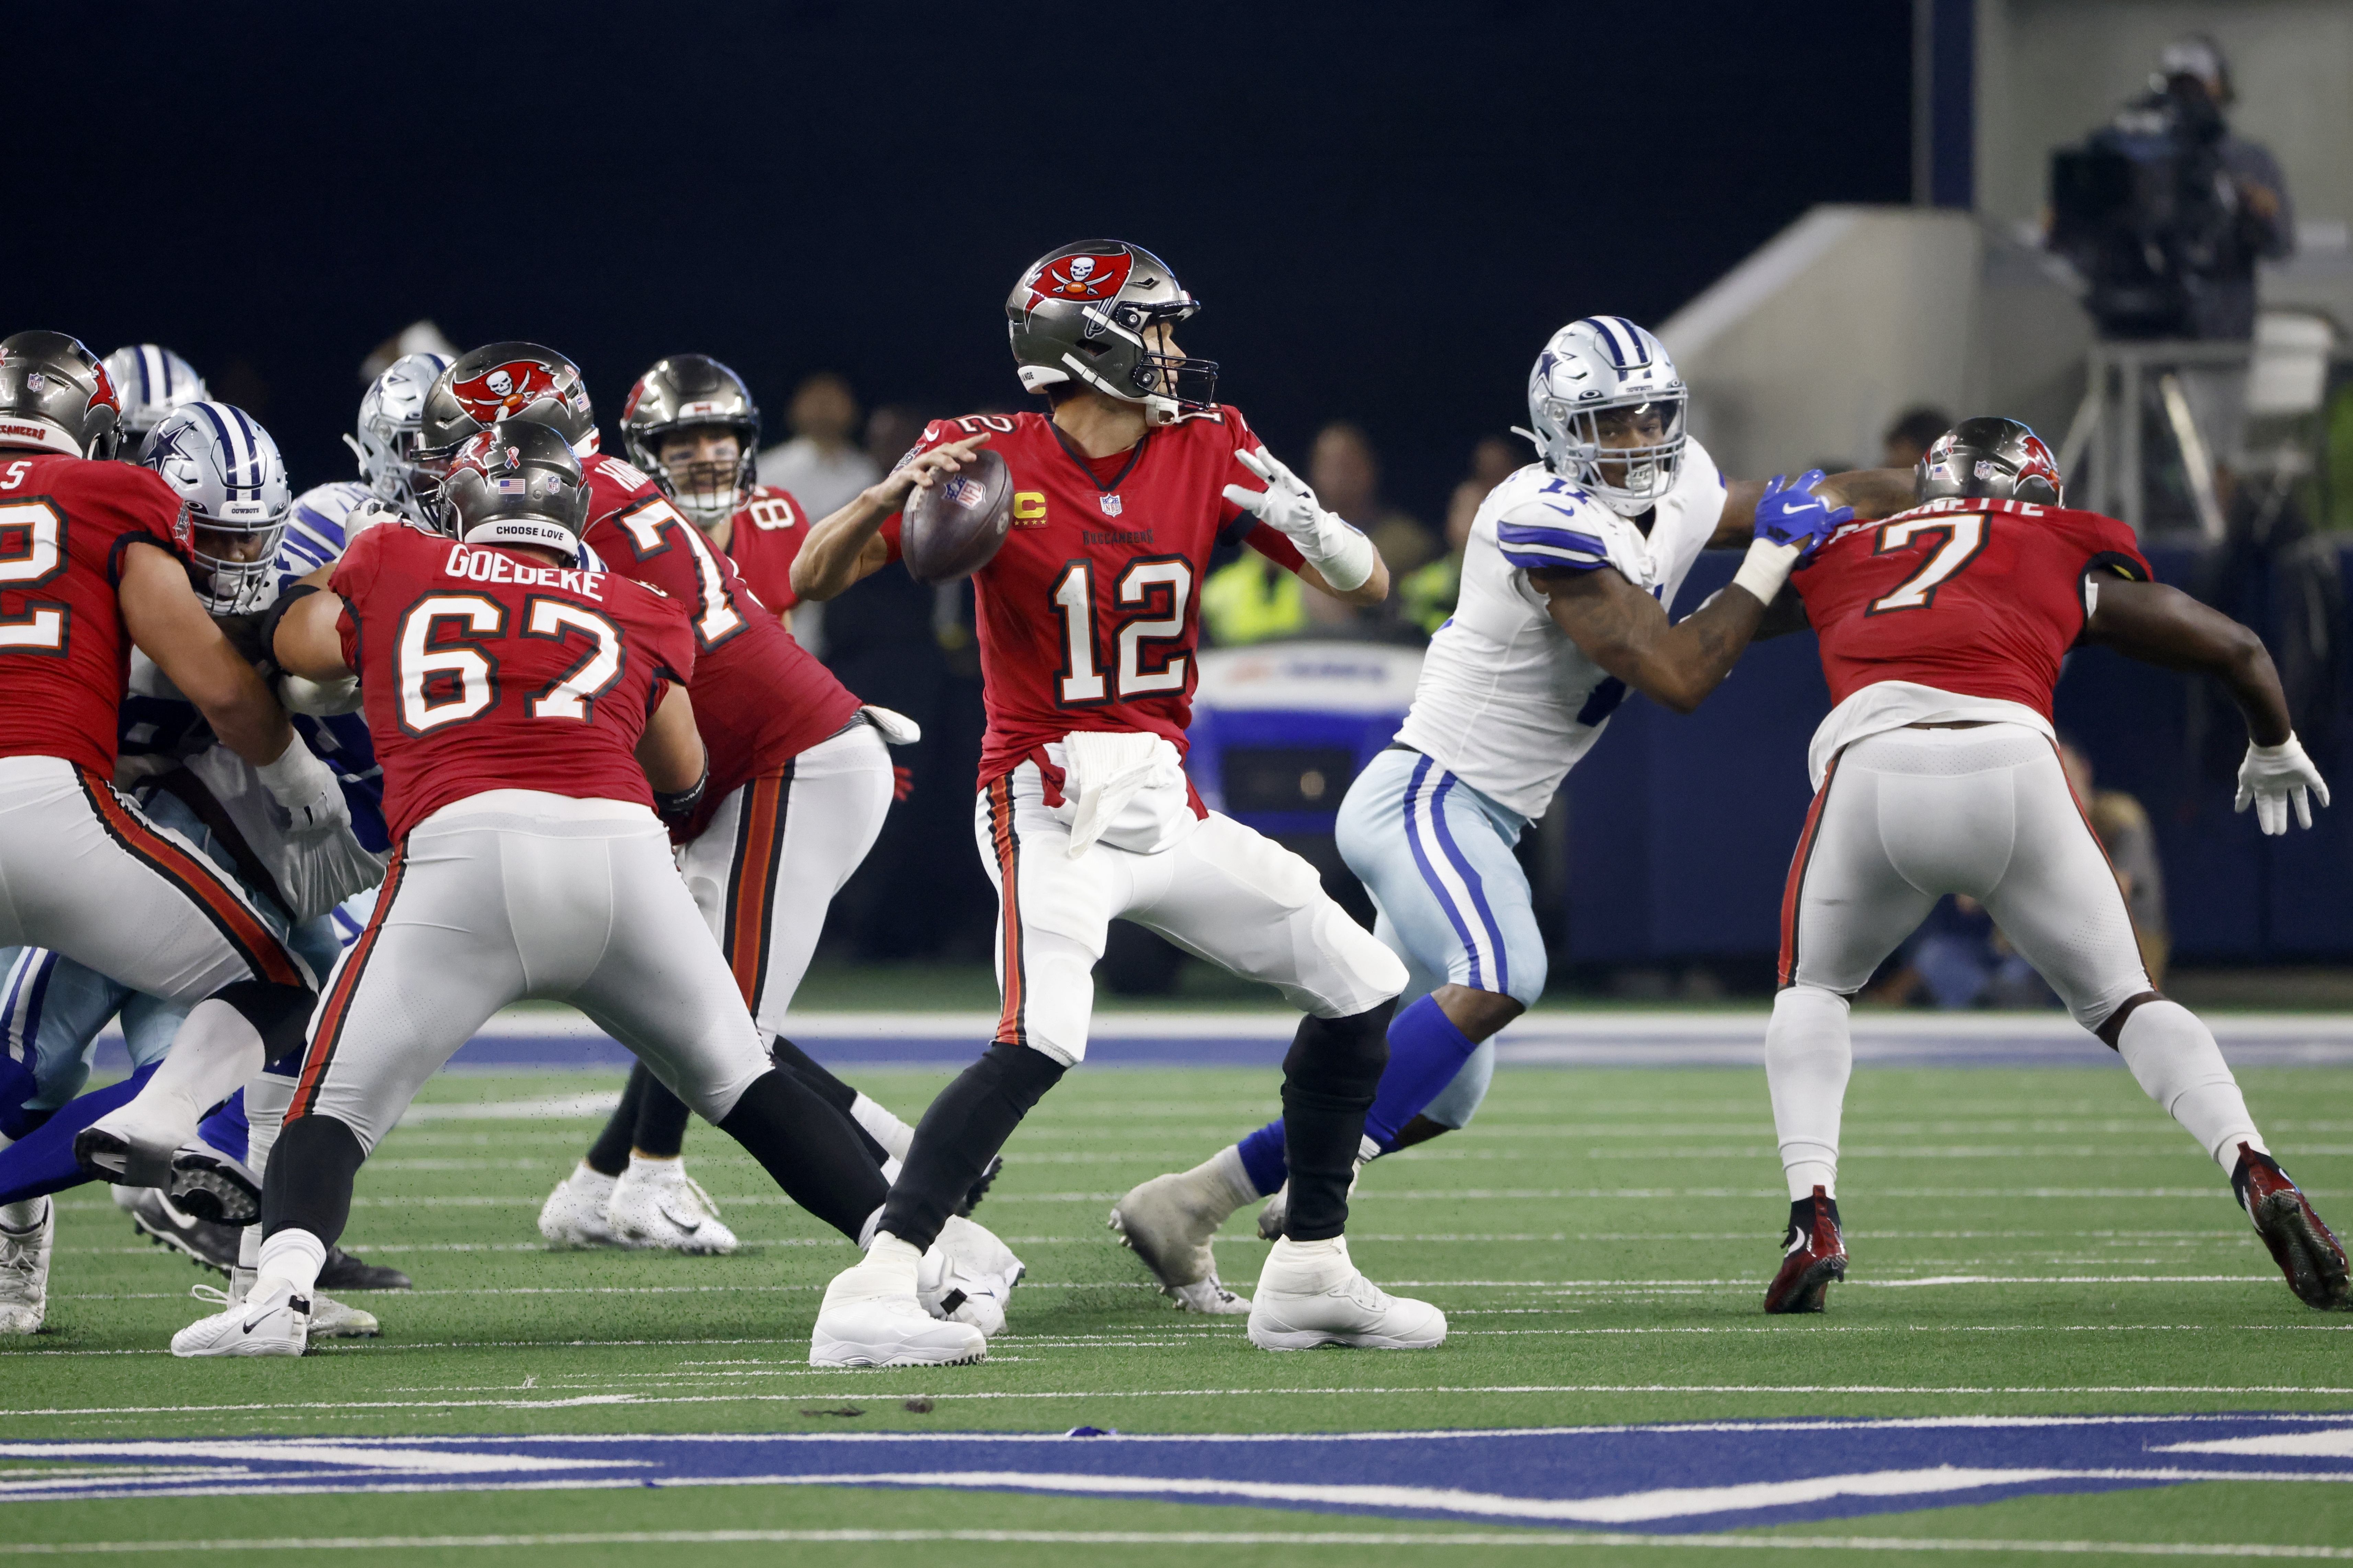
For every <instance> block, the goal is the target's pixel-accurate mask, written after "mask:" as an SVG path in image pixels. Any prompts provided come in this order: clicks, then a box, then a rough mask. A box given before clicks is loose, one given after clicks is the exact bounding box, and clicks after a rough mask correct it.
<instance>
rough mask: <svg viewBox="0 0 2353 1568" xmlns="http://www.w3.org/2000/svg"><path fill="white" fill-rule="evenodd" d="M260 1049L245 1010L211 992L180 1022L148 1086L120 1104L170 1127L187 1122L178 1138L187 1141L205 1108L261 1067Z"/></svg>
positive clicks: (194, 1132)
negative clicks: (177, 1030) (170, 1046)
mask: <svg viewBox="0 0 2353 1568" xmlns="http://www.w3.org/2000/svg"><path fill="white" fill-rule="evenodd" d="M262 1054H263V1047H262V1044H261V1035H260V1032H259V1030H257V1029H256V1028H254V1026H252V1025H251V1024H248V1023H247V1022H246V1019H245V1015H244V1014H242V1013H240V1012H238V1011H237V1009H236V1008H234V1007H232V1006H230V1005H228V1004H227V1003H226V1002H223V1001H220V1000H218V999H217V998H214V997H207V998H206V999H205V1000H204V1001H202V1002H199V1003H197V1004H196V1005H195V1008H194V1009H193V1010H192V1011H190V1013H189V1014H188V1016H187V1017H186V1018H185V1020H183V1021H182V1023H181V1025H180V1031H179V1033H178V1034H175V1035H174V1036H173V1037H172V1048H171V1050H170V1051H169V1052H168V1053H167V1054H166V1055H165V1056H164V1062H163V1065H162V1066H161V1067H158V1068H156V1069H155V1076H154V1077H153V1078H151V1079H148V1080H147V1087H146V1088H144V1089H141V1090H140V1091H139V1094H138V1097H137V1098H136V1099H134V1100H132V1102H131V1103H130V1104H129V1105H126V1106H124V1107H123V1108H122V1109H123V1110H135V1111H139V1112H142V1114H143V1115H144V1116H145V1117H147V1118H148V1119H150V1120H151V1121H163V1122H164V1125H165V1126H167V1127H168V1126H176V1125H180V1124H183V1123H185V1127H186V1129H187V1131H185V1132H183V1133H181V1134H180V1135H179V1136H178V1137H177V1138H176V1139H174V1142H177V1143H185V1142H187V1141H188V1140H189V1139H191V1138H193V1137H195V1135H196V1123H197V1122H198V1121H201V1120H202V1119H203V1117H204V1114H205V1112H206V1110H208V1109H210V1108H211V1107H213V1106H216V1105H218V1104H219V1103H220V1102H221V1101H222V1100H227V1098H228V1097H229V1096H230V1095H232V1094H235V1093H236V1092H237V1089H238V1088H239V1087H240V1086H241V1085H243V1084H244V1082H245V1080H246V1079H249V1078H252V1077H253V1076H254V1075H256V1074H257V1073H259V1072H260V1071H261V1063H262Z"/></svg>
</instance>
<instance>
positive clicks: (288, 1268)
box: [253, 1230, 327, 1300]
mask: <svg viewBox="0 0 2353 1568" xmlns="http://www.w3.org/2000/svg"><path fill="white" fill-rule="evenodd" d="M326 1266H327V1244H326V1243H325V1242H323V1241H321V1240H320V1239H319V1238H318V1237H315V1236H313V1235H311V1233H310V1232H309V1231H307V1230H281V1231H280V1232H278V1233H277V1234H276V1235H274V1236H272V1237H270V1238H269V1240H267V1241H265V1242H263V1243H262V1244H261V1258H260V1261H259V1263H257V1264H256V1265H255V1268H256V1271H257V1273H258V1274H259V1279H256V1280H255V1282H254V1288H253V1289H254V1294H256V1295H259V1294H261V1293H262V1292H263V1291H264V1290H266V1289H269V1286H270V1284H271V1283H272V1282H273V1281H283V1282H284V1283H285V1284H286V1285H288V1286H290V1287H291V1288H292V1289H293V1291H294V1294H296V1295H297V1296H301V1297H303V1298H305V1299H306V1300H307V1299H308V1298H309V1296H310V1294H311V1291H313V1290H315V1289H318V1288H319V1270H320V1269H322V1268H325V1267H326Z"/></svg>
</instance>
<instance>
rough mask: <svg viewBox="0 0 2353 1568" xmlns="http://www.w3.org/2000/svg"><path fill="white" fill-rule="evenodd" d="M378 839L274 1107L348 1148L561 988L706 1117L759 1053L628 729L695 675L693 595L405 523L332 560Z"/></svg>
mask: <svg viewBox="0 0 2353 1568" xmlns="http://www.w3.org/2000/svg"><path fill="white" fill-rule="evenodd" d="M329 586H330V587H332V589H333V591H334V592H335V593H336V594H338V595H342V597H343V615H342V618H341V621H340V623H339V629H340V630H341V632H342V634H343V652H344V658H345V660H346V662H347V663H349V664H350V665H351V667H352V668H353V669H355V670H357V671H358V672H359V674H360V677H361V689H362V690H363V691H364V693H365V694H366V703H367V708H366V711H367V721H368V731H369V734H370V736H371V738H372V739H373V740H374V741H375V754H376V757H377V759H378V760H379V761H380V762H381V763H383V764H384V770H385V816H387V818H388V819H389V820H390V822H391V826H392V831H393V835H394V837H395V839H396V848H395V850H394V854H393V859H392V864H391V867H390V868H389V869H388V870H387V871H386V872H385V880H384V887H383V889H382V891H381V892H380V893H379V894H378V895H377V899H376V906H375V915H374V917H373V918H372V919H371V920H370V921H369V922H368V927H367V930H366V931H364V932H362V933H361V935H360V939H359V941H358V942H354V943H353V945H352V946H351V947H350V948H349V949H347V950H345V952H344V955H343V962H342V963H341V964H340V965H339V966H338V967H337V969H336V971H335V974H334V977H333V978H332V980H331V981H330V982H329V983H328V985H327V989H326V995H325V998H324V1000H323V1001H322V1004H321V1005H320V1007H319V1011H318V1013H317V1015H316V1016H314V1017H313V1018H312V1020H311V1047H310V1049H309V1051H308V1053H307V1054H306V1056H305V1058H304V1061H303V1068H302V1079H301V1085H300V1087H299V1088H298V1089H296V1091H295V1096H294V1103H293V1107H292V1109H291V1110H289V1111H288V1113H287V1121H288V1122H289V1123H290V1124H291V1123H292V1122H293V1121H296V1120H297V1119H299V1118H301V1117H303V1116H308V1115H311V1114H314V1113H316V1114H323V1115H331V1116H333V1117H334V1118H336V1119H337V1120H339V1121H343V1122H346V1123H348V1124H349V1125H350V1126H351V1128H352V1130H353V1132H354V1133H355V1134H356V1135H357V1137H358V1139H359V1141H360V1144H361V1147H362V1148H363V1149H365V1148H370V1147H373V1146H374V1144H375V1140H376V1139H377V1138H379V1137H381V1136H382V1135H383V1134H384V1133H385V1131H388V1130H389V1129H390V1127H391V1126H392V1124H393V1122H394V1121H397V1120H398V1118H399V1116H400V1113H401V1111H402V1110H404V1109H405V1108H406V1106H407V1104H408V1101H409V1099H410V1098H411V1097H412V1096H413V1095H414V1094H415V1093H416V1091H417V1086H418V1085H419V1084H421V1083H422V1082H424V1080H425V1079H426V1078H427V1077H428V1076H430V1075H431V1074H432V1073H433V1072H435V1071H436V1070H438V1068H440V1066H441V1065H442V1063H444V1062H445V1061H447V1060H448V1058H449V1056H450V1054H451V1053H452V1052H454V1051H455V1050H456V1049H457V1048H458V1047H459V1046H460V1045H463V1044H464V1043H465V1042H466V1040H467V1039H468V1038H469V1037H471V1035H472V1034H473V1032H474V1031H475V1030H476V1029H477V1028H479V1027H480V1026H481V1025H482V1023H483V1022H484V1021H486V1020H487V1019H488V1018H489V1017H490V1016H491V1014H492V1013H494V1012H496V1011H497V1010H498V1009H499V1008H500V1007H502V1006H505V1005H507V1004H509V1003H511V1002H514V1001H518V1000H521V999H522V998H524V997H543V998H547V999H550V1000H558V1001H565V1002H569V1003H570V1004H572V1005H574V1006H576V1007H578V1008H579V1009H580V1010H581V1011H582V1012H584V1013H586V1014H587V1015H588V1016H589V1017H591V1018H592V1019H594V1020H596V1023H597V1024H598V1025H599V1026H602V1027H603V1028H605V1029H606V1030H607V1032H608V1033H610V1034H611V1035H612V1036H613V1037H615V1038H616V1039H618V1040H620V1041H622V1042H623V1043H624V1044H626V1045H628V1047H630V1048H632V1049H633V1050H635V1051H637V1052H638V1055H639V1056H640V1057H642V1058H644V1059H645V1060H646V1062H647V1064H648V1065H649V1067H650V1068H652V1069H653V1071H654V1072H655V1074H656V1076H658V1077H659V1078H660V1079H662V1081H663V1082H664V1083H666V1084H668V1085H669V1086H670V1088H671V1089H673V1090H674V1091H675V1092H677V1093H678V1094H679V1095H680V1097H681V1098H682V1099H684V1100H686V1101H687V1102H688V1103H689V1104H690V1105H692V1106H693V1107H694V1108H695V1109H696V1110H699V1111H701V1112H702V1114H703V1115H705V1116H706V1117H709V1118H710V1119H711V1120H712V1121H717V1120H719V1118H720V1117H723V1116H724V1115H725V1114H727V1112H728V1111H729V1110H732V1109H733V1105H734V1101H735V1100H736V1098H737V1097H738V1096H740V1095H741V1094H742V1092H743V1090H744V1087H745V1086H746V1085H748V1084H749V1083H750V1082H751V1081H752V1079H754V1078H756V1077H758V1076H759V1075H760V1074H761V1073H762V1072H764V1071H765V1070H767V1069H768V1067H769V1063H768V1060H767V1056H766V1053H765V1051H764V1050H763V1049H762V1048H761V1047H760V1042H759V1039H758V1037H757V1036H756V1035H754V1032H753V1030H752V1025H751V1020H750V1018H749V1017H748V1016H745V1014H744V1007H743V1003H742V1001H741V1000H740V999H739V998H738V997H737V995H736V994H735V988H734V985H733V980H732V977H731V976H730V975H729V974H728V973H727V970H726V965H725V964H724V963H722V962H721V961H720V958H719V955H718V954H717V953H716V952H713V951H712V946H711V943H710V942H708V941H707V940H706V939H705V938H704V936H703V934H702V931H699V930H698V929H696V927H697V922H696V921H695V919H694V913H695V911H694V907H693V902H692V900H691V898H690V897H689V895H688V894H687V892H686V889H684V888H683V887H682V886H681V884H680V882H679V879H678V873H677V870H676V868H675V867H674V866H673V865H672V863H671V860H670V852H669V836H668V835H667V834H666V833H665V832H664V831H663V829H662V826H661V824H660V822H659V819H657V818H656V817H655V816H654V814H653V811H652V801H653V797H652V795H651V792H650V790H649V787H648V784H647V782H646V777H645V773H644V772H643V770H642V769H641V768H640V767H639V766H638V762H637V758H636V750H637V745H638V740H639V738H640V737H641V736H642V735H643V733H644V731H645V728H646V723H647V719H648V716H649V714H650V713H651V712H652V711H653V710H654V708H655V707H656V706H657V705H658V704H659V702H660V701H661V700H662V699H663V697H664V696H665V695H666V694H667V691H668V689H669V687H670V685H671V684H672V683H673V682H681V683H683V682H690V681H691V679H692V678H693V674H694V669H695V638H694V632H693V629H692V627H691V626H690V625H689V623H688V606H687V605H683V604H681V602H680V601H678V600H676V599H672V598H670V597H669V596H667V595H664V594H662V593H660V592H659V591H658V590H655V589H652V588H649V587H648V586H647V585H645V584H641V583H638V582H635V581H632V580H630V579H629V578H627V577H624V576H621V575H619V574H616V573H602V572H592V571H585V570H582V569H580V568H577V567H557V566H550V565H545V564H543V563H540V562H539V561H537V560H535V559H533V557H531V556H529V555H526V554H523V553H522V552H518V551H512V550H506V549H501V548H498V547H495V546H481V547H477V548H469V547H467V546H465V545H462V544H459V543H456V542H453V541H451V540H449V539H448V538H445V537H442V536H440V535H437V534H428V533H426V532H424V531H420V530H418V529H416V528H413V527H398V526H389V525H387V526H383V527H377V528H372V529H369V530H367V531H365V532H364V533H362V534H361V535H360V536H359V537H358V538H357V539H356V540H354V541H353V542H352V544H351V546H350V548H349V549H347V550H346V551H345V552H344V553H343V559H342V560H341V561H340V562H338V563H336V566H335V570H334V573H333V575H332V577H331V579H330V580H329Z"/></svg>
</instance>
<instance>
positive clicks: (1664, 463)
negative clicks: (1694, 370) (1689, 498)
mask: <svg viewBox="0 0 2353 1568" xmlns="http://www.w3.org/2000/svg"><path fill="white" fill-rule="evenodd" d="M1540 406H1541V408H1542V416H1541V419H1540V423H1548V424H1550V425H1551V426H1553V427H1554V428H1555V429H1556V430H1557V431H1558V432H1559V433H1560V435H1559V438H1558V439H1557V441H1556V443H1555V445H1554V446H1553V448H1552V450H1551V451H1550V452H1548V453H1547V454H1546V456H1547V458H1548V459H1549V460H1550V462H1551V465H1552V468H1553V471H1554V472H1556V473H1557V474H1559V475H1560V476H1561V477H1562V478H1564V479H1569V480H1572V481H1574V482H1575V483H1577V484H1578V485H1580V486H1582V487H1583V488H1584V489H1588V490H1590V491H1591V492H1593V493H1594V494H1595V495H1597V496H1599V497H1600V498H1601V500H1602V502H1603V503H1604V504H1605V505H1607V506H1608V507H1609V510H1612V511H1614V512H1616V513H1618V514H1619V515H1620V517H1637V516H1640V515H1641V513H1643V512H1646V511H1648V510H1651V508H1652V507H1654V506H1656V505H1657V504H1658V503H1659V502H1660V501H1662V500H1665V499H1666V497H1667V494H1668V492H1669V491H1671V490H1672V489H1674V488H1675V480H1676V479H1678V478H1680V477H1681V475H1682V473H1683V398H1682V397H1681V396H1680V395H1677V396H1668V397H1658V396H1644V397H1640V398H1633V399H1626V400H1619V401H1612V402H1608V403H1603V404H1600V405H1585V406H1583V407H1578V406H1576V405H1573V404H1571V403H1570V402H1569V401H1568V400H1567V399H1564V398H1558V397H1546V398H1544V399H1542V400H1541V405H1540Z"/></svg>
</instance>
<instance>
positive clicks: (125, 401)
mask: <svg viewBox="0 0 2353 1568" xmlns="http://www.w3.org/2000/svg"><path fill="white" fill-rule="evenodd" d="M106 374H109V375H111V376H112V377H113V378H114V387H115V390H116V391H117V392H118V393H120V394H121V397H122V437H123V445H124V446H125V447H131V448H132V449H134V450H135V449H136V448H137V447H138V446H139V443H140V441H141V440H142V438H144V437H145V436H146V434H147V432H148V431H150V430H153V428H155V426H158V425H161V424H162V423H164V416H166V415H169V414H173V413H175V412H177V411H178V410H180V409H183V408H185V407H187V406H188V405H190V404H192V403H202V402H203V401H204V400H205V399H206V398H207V397H209V396H211V395H212V394H210V393H209V392H206V390H205V378H204V377H203V376H201V375H198V374H196V369H195V366H194V365H192V364H190V363H188V362H187V361H186V360H184V359H182V358H181V357H180V356H179V355H178V354H175V353H173V352H172V351H171V350H170V349H167V348H165V347H164V345H163V344H161V343H126V344H125V345H123V346H122V347H121V348H119V349H117V350H115V351H114V352H113V353H111V354H109V355H107V356H106Z"/></svg>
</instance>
